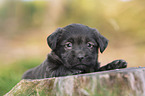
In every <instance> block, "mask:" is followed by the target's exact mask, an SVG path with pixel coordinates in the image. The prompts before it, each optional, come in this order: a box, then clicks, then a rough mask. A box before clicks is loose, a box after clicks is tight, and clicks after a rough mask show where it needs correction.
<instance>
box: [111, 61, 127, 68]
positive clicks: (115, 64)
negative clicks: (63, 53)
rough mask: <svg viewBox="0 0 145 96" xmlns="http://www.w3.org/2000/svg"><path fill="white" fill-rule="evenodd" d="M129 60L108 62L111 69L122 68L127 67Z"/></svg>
mask: <svg viewBox="0 0 145 96" xmlns="http://www.w3.org/2000/svg"><path fill="white" fill-rule="evenodd" d="M126 67H127V62H126V61H125V60H121V59H120V60H115V61H113V62H111V63H109V64H108V68H109V69H120V68H126Z"/></svg>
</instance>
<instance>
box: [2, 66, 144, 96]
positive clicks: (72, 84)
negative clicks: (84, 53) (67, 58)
mask: <svg viewBox="0 0 145 96" xmlns="http://www.w3.org/2000/svg"><path fill="white" fill-rule="evenodd" d="M23 95H24V96H27V95H35V96H43V95H44V96H98V95H99V96H145V68H126V69H117V70H111V71H102V72H94V73H88V74H79V75H72V76H64V77H56V78H46V79H35V80H21V81H20V82H19V83H18V84H17V85H16V86H15V87H14V88H12V90H11V91H9V92H8V93H7V94H6V95H5V96H23Z"/></svg>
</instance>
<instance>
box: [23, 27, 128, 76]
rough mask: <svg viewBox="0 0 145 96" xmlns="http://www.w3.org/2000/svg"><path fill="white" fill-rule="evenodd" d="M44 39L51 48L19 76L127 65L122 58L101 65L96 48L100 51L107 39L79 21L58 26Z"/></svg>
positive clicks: (64, 74) (59, 73)
mask: <svg viewBox="0 0 145 96" xmlns="http://www.w3.org/2000/svg"><path fill="white" fill-rule="evenodd" d="M47 43H48V45H49V47H50V48H51V49H52V52H51V53H50V54H49V55H48V57H47V59H46V60H45V61H44V62H43V63H42V64H41V65H39V66H37V67H35V68H33V69H30V70H28V71H27V72H25V73H24V75H23V77H22V79H40V78H49V77H58V76H66V75H72V74H80V73H88V72H96V71H104V70H112V69H119V68H125V67H126V66H127V63H126V62H125V61H124V60H115V61H113V62H111V63H109V64H107V65H105V66H103V67H100V63H99V62H98V49H100V52H101V53H102V52H103V51H104V50H105V49H106V47H107V45H108V40H107V39H106V38H105V37H103V36H102V35H101V34H100V33H99V32H98V31H97V30H96V29H93V28H90V27H88V26H85V25H82V24H70V25H68V26H66V27H64V28H58V29H57V30H56V31H55V32H54V33H52V34H51V35H50V36H48V38H47Z"/></svg>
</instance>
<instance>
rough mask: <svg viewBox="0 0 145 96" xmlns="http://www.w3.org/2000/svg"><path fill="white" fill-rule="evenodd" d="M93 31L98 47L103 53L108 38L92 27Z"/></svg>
mask: <svg viewBox="0 0 145 96" xmlns="http://www.w3.org/2000/svg"><path fill="white" fill-rule="evenodd" d="M94 33H95V37H96V41H97V43H98V44H99V47H100V52H101V53H103V51H104V50H105V49H106V47H107V45H108V40H107V39H106V38H105V37H104V36H102V35H101V34H100V33H99V32H98V30H96V29H94Z"/></svg>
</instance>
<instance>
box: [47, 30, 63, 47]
mask: <svg viewBox="0 0 145 96" xmlns="http://www.w3.org/2000/svg"><path fill="white" fill-rule="evenodd" d="M61 34H62V28H58V29H56V31H55V32H53V33H52V34H51V35H49V36H48V37H47V44H48V46H49V47H50V48H51V49H52V50H54V49H55V48H56V45H57V42H58V40H59V37H60V36H61Z"/></svg>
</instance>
